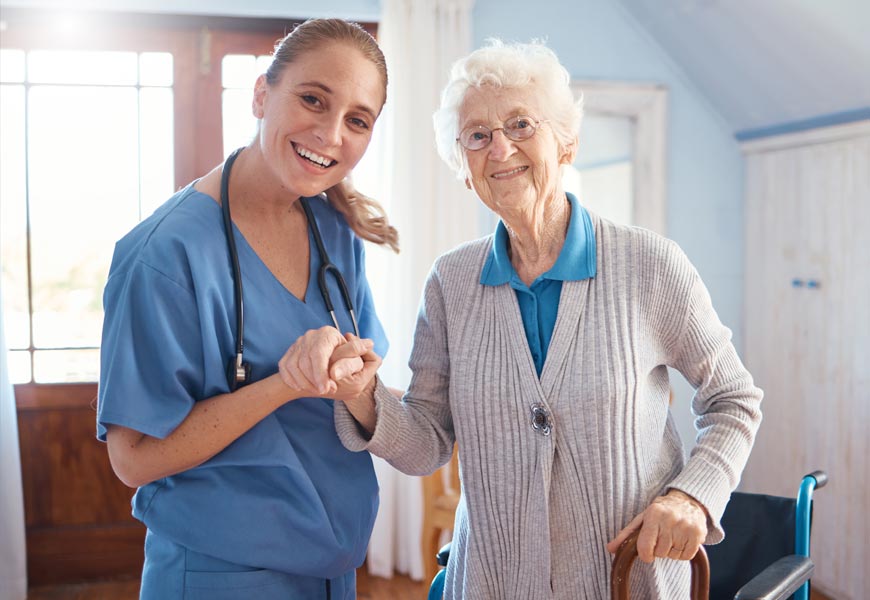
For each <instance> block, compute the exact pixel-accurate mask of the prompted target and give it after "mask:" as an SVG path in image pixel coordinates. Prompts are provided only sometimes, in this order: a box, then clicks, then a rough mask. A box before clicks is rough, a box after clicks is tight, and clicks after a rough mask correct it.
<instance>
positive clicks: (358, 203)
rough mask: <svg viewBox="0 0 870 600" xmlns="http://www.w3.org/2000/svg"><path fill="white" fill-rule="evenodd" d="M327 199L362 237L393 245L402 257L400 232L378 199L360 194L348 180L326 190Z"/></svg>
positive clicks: (370, 240) (393, 248)
mask: <svg viewBox="0 0 870 600" xmlns="http://www.w3.org/2000/svg"><path fill="white" fill-rule="evenodd" d="M326 198H327V199H328V200H329V203H330V204H331V205H332V206H333V208H335V210H337V211H338V212H340V213H341V214H342V215H344V218H345V219H346V220H347V224H348V225H350V228H351V229H353V231H354V233H356V234H357V235H358V236H359V237H361V238H362V239H364V240H368V241H369V242H373V243H375V244H381V245H383V246H389V247H390V248H391V249H392V250H393V252H395V253H397V254H398V252H399V232H398V231H396V228H395V227H393V226H392V225H390V222H389V221H388V220H387V213H386V211H384V208H383V207H382V206H381V205H380V204H379V203H378V202H377V201H376V200H373V199H372V198H369V197H368V196H366V195H364V194H361V193H360V192H358V191H357V190H356V188H354V187H353V185H352V184H351V183H350V181H349V180H347V179H345V180H344V181H342V182H340V183H338V184H337V185H334V186H332V187H331V188H329V189H328V190H326Z"/></svg>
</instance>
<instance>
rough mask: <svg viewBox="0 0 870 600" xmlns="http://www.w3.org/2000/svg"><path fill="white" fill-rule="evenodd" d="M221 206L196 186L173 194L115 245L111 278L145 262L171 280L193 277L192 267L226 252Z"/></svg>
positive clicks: (188, 186)
mask: <svg viewBox="0 0 870 600" xmlns="http://www.w3.org/2000/svg"><path fill="white" fill-rule="evenodd" d="M225 248H226V238H225V236H224V233H223V223H222V222H221V215H220V205H219V204H218V203H217V202H216V201H215V200H214V198H212V197H211V196H209V195H207V194H205V193H203V192H200V191H199V190H197V189H196V188H195V187H194V184H190V185H187V186H186V187H184V188H182V189H181V190H179V191H178V192H176V193H175V194H173V195H172V197H170V198H169V199H168V200H167V201H166V202H164V203H163V204H162V205H161V206H159V207H158V208H157V209H156V210H155V211H154V212H153V213H152V214H151V215H150V216H148V217H146V218H145V219H144V220H142V221H141V222H140V223H139V224H138V225H136V226H135V227H134V228H133V229H131V230H130V231H129V232H128V233H127V234H126V235H124V237H122V238H121V239H120V240H118V242H117V243H116V244H115V251H114V254H113V256H112V266H111V268H110V269H109V278H110V279H112V278H113V277H116V276H118V275H121V274H123V273H126V272H128V271H129V270H130V269H131V268H133V266H134V265H136V264H137V263H144V264H146V265H148V266H150V267H152V268H154V269H156V270H158V271H160V272H162V273H164V274H166V275H168V276H170V277H172V276H173V275H174V274H176V273H177V274H178V275H179V276H181V277H183V278H185V279H186V278H187V277H188V276H189V275H190V272H189V270H190V265H191V264H195V263H196V262H198V261H201V260H203V258H205V257H208V256H215V255H216V253H217V256H221V254H220V253H221V252H222V251H224V252H225Z"/></svg>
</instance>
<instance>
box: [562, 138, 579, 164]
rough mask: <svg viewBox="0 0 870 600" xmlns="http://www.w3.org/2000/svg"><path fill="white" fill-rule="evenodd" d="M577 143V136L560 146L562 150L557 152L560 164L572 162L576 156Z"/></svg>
mask: <svg viewBox="0 0 870 600" xmlns="http://www.w3.org/2000/svg"><path fill="white" fill-rule="evenodd" d="M577 145H578V140H577V138H574V139H573V140H571V143H570V144H567V145H565V146H562V151H561V152H560V154H559V164H560V165H572V164H574V159H575V158H576V157H577Z"/></svg>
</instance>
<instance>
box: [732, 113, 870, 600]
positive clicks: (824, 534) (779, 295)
mask: <svg viewBox="0 0 870 600" xmlns="http://www.w3.org/2000/svg"><path fill="white" fill-rule="evenodd" d="M744 152H745V153H746V209H745V219H746V257H745V260H746V283H745V290H746V292H745V327H746V330H745V332H744V340H745V350H744V359H745V362H746V365H747V367H748V368H749V370H750V372H751V373H752V374H753V376H754V377H755V380H756V383H757V384H758V385H759V386H760V387H761V388H762V389H763V390H764V392H765V398H764V403H763V404H762V410H763V412H764V420H763V422H762V425H761V429H760V430H759V434H758V439H757V441H756V444H755V447H754V449H753V452H752V455H751V457H750V460H749V464H748V465H747V469H746V471H745V473H744V476H743V481H742V484H741V489H743V490H746V491H752V492H761V493H768V494H775V495H780V496H794V495H795V493H796V490H797V486H798V483H799V480H800V478H801V476H802V475H804V474H806V473H808V472H810V471H813V470H815V469H824V470H826V471H827V472H828V474H829V476H830V482H829V484H828V486H827V487H825V488H824V489H822V490H819V491H818V493H817V495H816V504H815V517H814V522H813V535H812V555H813V560H814V561H815V563H816V572H815V576H814V578H813V582H814V585H817V586H818V588H819V589H820V590H821V591H827V592H828V593H829V594H830V595H831V596H832V597H834V598H849V599H858V598H870V573H868V572H870V569H868V566H870V552H868V547H870V460H868V458H867V456H868V453H870V443H868V439H870V123H867V122H862V123H859V124H855V125H850V126H840V127H837V128H829V129H827V130H814V131H813V132H810V133H809V134H802V135H793V136H790V138H779V139H770V140H763V141H760V142H754V143H747V144H745V145H744Z"/></svg>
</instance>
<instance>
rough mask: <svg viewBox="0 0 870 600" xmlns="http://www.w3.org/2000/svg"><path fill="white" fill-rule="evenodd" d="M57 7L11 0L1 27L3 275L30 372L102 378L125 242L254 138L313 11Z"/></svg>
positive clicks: (17, 370)
mask: <svg viewBox="0 0 870 600" xmlns="http://www.w3.org/2000/svg"><path fill="white" fill-rule="evenodd" d="M55 16H56V15H54V14H48V13H46V12H44V11H39V10H24V9H17V10H16V9H4V14H3V19H4V27H5V30H4V35H3V38H2V42H0V266H2V272H0V285H2V288H3V304H4V307H3V312H4V315H3V316H4V318H5V331H6V337H7V340H6V342H7V346H8V347H9V349H10V352H9V371H10V378H11V379H12V381H13V383H19V384H20V383H36V384H40V383H72V382H94V381H96V380H97V379H98V377H99V343H100V333H101V328H102V318H103V311H102V291H103V287H104V285H105V280H106V275H107V273H108V270H109V264H110V262H111V257H112V252H113V249H114V243H115V242H116V241H117V240H118V239H119V238H120V237H121V236H123V235H124V233H126V232H127V231H128V230H129V229H130V228H132V227H133V226H134V225H135V224H136V223H137V222H138V221H139V220H141V219H143V218H145V217H147V216H148V215H150V214H151V213H152V212H153V211H154V209H155V208H156V207H157V206H159V205H160V204H162V203H163V202H164V201H165V200H167V199H168V198H169V196H170V195H171V194H172V192H173V191H174V190H175V189H178V188H179V187H180V186H183V185H186V184H187V183H189V182H190V181H191V180H192V179H194V178H195V177H198V176H201V175H203V174H205V173H207V172H208V171H209V170H211V169H212V168H213V167H214V166H215V165H216V164H218V163H219V162H220V161H221V160H222V159H223V158H224V156H226V155H227V154H228V153H229V152H230V151H231V150H232V149H234V148H236V147H238V146H241V145H245V144H247V143H248V142H249V141H250V139H251V137H252V136H253V135H254V133H255V127H256V122H255V120H254V118H253V116H251V118H250V119H249V120H245V119H244V118H240V115H244V114H246V113H249V112H250V102H251V91H252V89H253V84H254V81H255V79H256V77H257V75H258V74H259V73H261V72H263V70H264V69H265V66H266V65H267V64H268V60H269V54H270V53H271V51H272V48H273V47H274V44H275V41H276V40H277V39H279V38H280V37H281V36H283V35H284V33H285V32H286V31H287V30H289V29H290V28H292V26H293V24H294V23H295V22H298V20H296V21H294V20H287V21H284V20H282V21H274V20H264V19H212V18H205V17H203V18H196V17H166V16H154V15H151V16H147V15H126V16H122V15H112V16H108V15H100V16H98V15H94V14H85V13H79V14H76V15H73V16H72V17H65V18H64V19H65V20H54V21H53V20H52V19H54V18H55ZM71 19H74V20H71ZM370 30H371V29H370ZM215 67H217V68H215Z"/></svg>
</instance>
